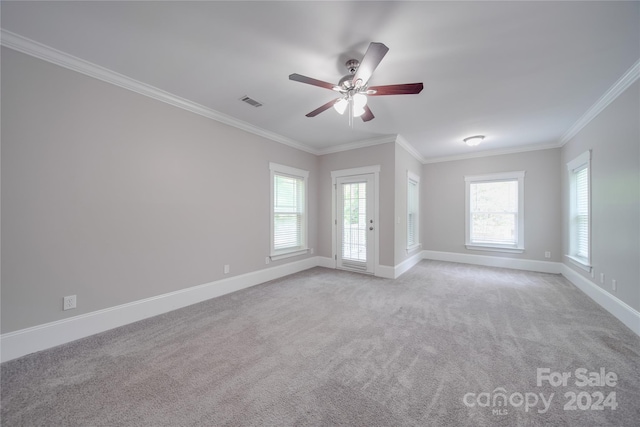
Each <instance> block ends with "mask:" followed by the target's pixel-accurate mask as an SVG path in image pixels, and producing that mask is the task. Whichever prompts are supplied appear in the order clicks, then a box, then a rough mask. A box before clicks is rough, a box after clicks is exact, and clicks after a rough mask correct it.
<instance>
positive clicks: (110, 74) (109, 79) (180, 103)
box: [0, 29, 318, 155]
mask: <svg viewBox="0 0 640 427" xmlns="http://www.w3.org/2000/svg"><path fill="white" fill-rule="evenodd" d="M0 44H1V45H2V46H5V47H7V48H9V49H12V50H15V51H18V52H21V53H24V54H27V55H30V56H33V57H35V58H38V59H42V60H44V61H47V62H50V63H52V64H55V65H58V66H61V67H64V68H67V69H69V70H72V71H76V72H78V73H81V74H84V75H86V76H89V77H93V78H95V79H98V80H101V81H103V82H106V83H110V84H113V85H116V86H119V87H121V88H123V89H127V90H130V91H132V92H136V93H138V94H140V95H144V96H147V97H149V98H153V99H155V100H157V101H161V102H164V103H166V104H169V105H172V106H174V107H178V108H181V109H183V110H186V111H190V112H192V113H195V114H198V115H200V116H204V117H207V118H209V119H212V120H216V121H218V122H221V123H224V124H226V125H229V126H233V127H235V128H238V129H241V130H243V131H246V132H249V133H252V134H254V135H258V136H261V137H263V138H266V139H269V140H271V141H275V142H279V143H281V144H284V145H288V146H289V147H293V148H296V149H298V150H302V151H305V152H307V153H311V154H315V155H318V151H317V150H315V149H313V148H311V147H308V146H306V145H303V144H301V143H300V142H298V141H294V140H293V139H290V138H287V137H284V136H282V135H279V134H276V133H274V132H270V131H268V130H265V129H262V128H259V127H257V126H254V125H252V124H250V123H247V122H244V121H242V120H238V119H236V118H234V117H231V116H228V115H226V114H223V113H220V112H219V111H216V110H213V109H211V108H208V107H205V106H203V105H200V104H197V103H195V102H192V101H189V100H188V99H185V98H182V97H179V96H177V95H174V94H172V93H169V92H167V91H164V90H162V89H159V88H157V87H154V86H151V85H148V84H146V83H142V82H140V81H137V80H135V79H132V78H130V77H127V76H125V75H123V74H120V73H116V72H115V71H112V70H109V69H107V68H104V67H101V66H100V65H97V64H94V63H92V62H89V61H85V60H84V59H80V58H77V57H75V56H73V55H69V54H68V53H65V52H62V51H60V50H57V49H54V48H52V47H50V46H47V45H44V44H42V43H39V42H36V41H34V40H31V39H28V38H26V37H23V36H21V35H19V34H16V33H13V32H11V31H7V30H5V29H0Z"/></svg>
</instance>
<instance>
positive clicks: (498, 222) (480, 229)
mask: <svg viewBox="0 0 640 427" xmlns="http://www.w3.org/2000/svg"><path fill="white" fill-rule="evenodd" d="M470 193H471V198H470V204H471V210H470V213H471V233H470V241H471V243H480V244H483V243H489V244H499V245H516V244H517V243H518V221H517V217H518V180H510V181H499V182H480V183H471V186H470Z"/></svg>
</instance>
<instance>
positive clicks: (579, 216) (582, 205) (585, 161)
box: [567, 151, 591, 271]
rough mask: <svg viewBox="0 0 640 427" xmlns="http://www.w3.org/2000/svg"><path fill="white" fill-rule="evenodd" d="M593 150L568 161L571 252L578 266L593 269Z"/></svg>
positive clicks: (569, 255)
mask: <svg viewBox="0 0 640 427" xmlns="http://www.w3.org/2000/svg"><path fill="white" fill-rule="evenodd" d="M590 167H591V151H587V152H585V153H582V154H581V155H580V156H578V157H577V158H575V159H574V160H572V161H570V162H569V163H567V170H568V173H569V253H568V254H567V256H568V257H569V259H570V260H571V261H572V262H573V263H574V264H576V265H577V266H578V267H580V268H582V269H583V270H586V271H591V259H590V251H589V245H590V240H591V239H590V229H591V227H590V215H589V213H590V210H591V209H590V203H589V194H590V191H589V187H590V184H591V182H590V181H591V180H590V173H589V170H590Z"/></svg>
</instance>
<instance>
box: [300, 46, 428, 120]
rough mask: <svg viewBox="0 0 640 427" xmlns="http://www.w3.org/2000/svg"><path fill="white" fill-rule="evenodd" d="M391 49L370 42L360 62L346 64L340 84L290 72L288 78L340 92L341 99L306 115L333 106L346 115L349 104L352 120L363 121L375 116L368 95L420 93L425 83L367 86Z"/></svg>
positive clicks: (350, 61)
mask: <svg viewBox="0 0 640 427" xmlns="http://www.w3.org/2000/svg"><path fill="white" fill-rule="evenodd" d="M388 51H389V48H388V47H387V46H385V45H384V44H382V43H375V42H372V43H370V44H369V48H368V49H367V51H366V52H365V54H364V57H363V58H362V61H361V62H360V61H358V60H356V59H350V60H348V61H347V62H346V63H345V66H346V67H347V69H348V70H349V74H347V75H346V76H344V77H343V78H341V79H340V81H339V82H338V84H337V85H334V84H331V83H328V82H323V81H322V80H316V79H312V78H311V77H306V76H303V75H300V74H291V75H290V76H289V80H294V81H297V82H300V83H307V84H310V85H314V86H319V87H323V88H326V89H331V90H334V91H336V92H340V94H341V96H340V97H339V98H337V99H334V100H331V101H329V102H327V103H326V104H324V105H323V106H321V107H318V108H316V109H315V110H313V111H312V112H310V113H309V114H306V116H307V117H315V116H317V115H318V114H320V113H322V112H323V111H325V110H328V109H329V108H331V107H333V108H334V109H335V110H336V111H337V112H338V113H340V114H344V112H345V111H346V110H347V107H348V108H349V120H350V121H351V118H352V117H361V118H362V121H364V122H368V121H369V120H372V119H373V118H374V115H373V113H372V112H371V109H370V108H369V107H368V106H367V96H382V95H412V94H417V93H420V92H421V91H422V88H423V85H422V83H406V84H398V85H387V86H368V83H369V79H370V78H371V75H372V74H373V71H374V70H375V69H376V67H377V66H378V64H380V61H382V58H384V56H385V55H386V54H387V52H388Z"/></svg>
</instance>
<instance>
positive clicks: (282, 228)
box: [273, 174, 304, 251]
mask: <svg viewBox="0 0 640 427" xmlns="http://www.w3.org/2000/svg"><path fill="white" fill-rule="evenodd" d="M273 179H274V182H273V188H274V201H273V249H274V250H276V251H280V250H283V249H301V248H302V246H303V241H302V231H303V230H302V227H303V225H304V208H303V206H304V179H303V178H297V177H292V176H286V175H279V174H274V176H273Z"/></svg>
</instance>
